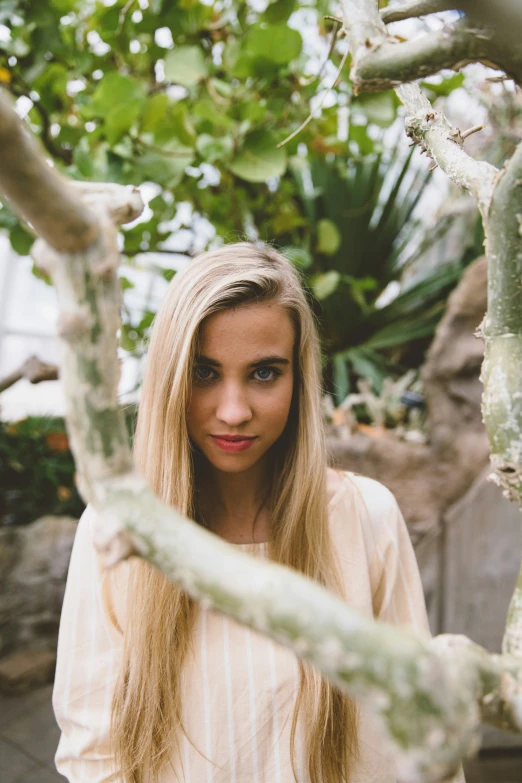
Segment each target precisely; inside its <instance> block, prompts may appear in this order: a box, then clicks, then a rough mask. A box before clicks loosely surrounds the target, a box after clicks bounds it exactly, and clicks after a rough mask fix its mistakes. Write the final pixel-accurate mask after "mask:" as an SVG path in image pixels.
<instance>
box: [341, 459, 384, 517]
mask: <svg viewBox="0 0 522 783" xmlns="http://www.w3.org/2000/svg"><path fill="white" fill-rule="evenodd" d="M343 490H344V491H343ZM327 492H328V501H329V502H330V503H331V502H332V500H335V498H336V497H341V496H343V495H345V494H346V495H348V496H352V497H356V498H358V499H359V500H361V501H362V502H363V503H364V504H365V505H367V506H368V511H369V512H370V513H371V514H372V516H373V515H379V514H380V513H381V512H382V511H383V510H385V509H389V508H390V507H391V506H395V505H396V504H397V501H396V499H395V496H394V494H393V492H392V491H391V490H390V489H388V487H386V486H385V485H384V484H382V483H381V482H380V481H378V480H377V479H374V478H370V477H369V476H363V475H361V474H360V473H354V472H353V471H351V470H340V469H338V468H328V469H327Z"/></svg>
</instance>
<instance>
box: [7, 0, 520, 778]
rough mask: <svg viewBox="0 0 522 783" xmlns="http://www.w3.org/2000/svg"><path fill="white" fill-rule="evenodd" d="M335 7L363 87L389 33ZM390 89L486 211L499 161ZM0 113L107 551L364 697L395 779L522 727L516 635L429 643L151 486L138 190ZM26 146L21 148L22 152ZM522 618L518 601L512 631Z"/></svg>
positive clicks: (414, 132) (85, 493)
mask: <svg viewBox="0 0 522 783" xmlns="http://www.w3.org/2000/svg"><path fill="white" fill-rule="evenodd" d="M344 11H345V14H346V19H345V26H346V30H347V32H348V33H349V37H350V47H351V51H352V58H353V70H352V73H353V76H354V80H355V83H356V84H358V87H359V89H364V87H365V82H364V80H363V79H362V78H359V77H358V70H357V69H358V68H359V64H360V62H361V61H362V60H363V59H364V58H365V57H366V56H369V55H370V54H371V53H372V52H373V51H374V49H375V46H374V44H376V43H377V42H378V41H379V39H382V41H384V42H385V41H386V29H385V27H384V25H383V22H382V21H381V19H380V17H379V14H378V12H377V5H376V3H374V2H373V0H372V2H369V0H367V1H366V2H362V0H360V1H359V2H353V3H352V2H348V0H346V2H345V3H344ZM348 20H349V21H350V24H348ZM394 45H395V46H396V44H394ZM358 78H359V81H358V82H357V79H358ZM390 78H391V79H392V81H393V77H392V76H390ZM399 93H400V95H401V97H402V98H403V100H404V101H405V103H406V106H407V109H408V111H409V113H410V115H411V116H410V119H409V121H408V128H409V131H410V135H411V136H412V138H414V139H415V140H416V141H418V143H422V144H423V146H425V147H426V149H427V150H428V151H429V152H430V154H431V155H432V157H434V159H435V160H436V161H437V163H438V164H439V165H440V166H441V168H443V169H445V170H447V171H448V173H449V172H450V171H452V172H453V175H454V177H455V178H457V179H458V180H459V181H460V184H461V185H463V186H464V187H466V188H468V189H469V190H471V191H472V192H473V193H475V195H476V196H477V199H478V200H479V203H480V205H481V209H482V212H483V214H484V215H487V214H488V212H489V209H490V203H491V200H492V194H493V189H494V186H495V183H496V181H497V180H498V179H499V176H500V175H499V174H498V172H497V171H496V169H494V167H492V166H489V165H488V164H481V163H479V162H476V161H473V160H472V159H471V158H469V157H468V156H467V155H466V154H465V152H464V151H463V149H462V143H461V141H462V139H461V138H459V136H458V134H457V135H455V132H453V133H452V129H451V127H450V126H449V124H448V123H447V120H446V119H445V118H444V117H443V115H440V114H438V113H436V112H434V111H433V110H432V109H431V107H430V105H429V103H428V102H427V101H426V99H425V98H423V97H422V96H421V95H420V92H419V90H418V88H416V87H415V86H414V85H405V86H403V87H400V88H399ZM428 115H430V116H428ZM431 115H433V116H431ZM0 128H1V129H2V131H1V132H0V141H2V142H3V149H10V150H12V152H11V154H10V155H3V156H2V161H1V162H0V189H2V190H3V191H4V194H5V195H6V196H7V197H8V199H9V200H10V203H11V206H12V207H13V209H15V210H16V211H17V212H18V213H19V214H20V215H21V216H22V217H24V219H25V220H27V221H28V222H29V223H30V224H31V225H32V227H33V228H34V229H35V231H36V232H37V233H38V234H39V235H40V237H41V239H38V240H37V242H36V243H35V245H34V247H33V256H34V258H35V260H36V262H37V263H38V264H39V265H40V266H42V268H45V270H46V271H47V272H48V274H50V276H51V278H52V280H53V282H54V285H55V287H56V291H57V296H58V302H59V308H60V318H59V325H58V333H59V336H60V338H61V346H62V358H61V363H60V374H61V378H62V381H63V384H64V391H65V396H66V404H67V411H66V417H67V426H68V430H69V436H70V441H71V448H72V451H73V454H74V457H75V461H76V466H77V472H78V476H79V490H80V493H81V494H82V497H83V499H84V500H85V502H89V503H91V504H92V505H93V507H94V508H95V510H96V511H97V515H96V518H97V521H96V529H95V543H96V546H97V548H98V549H99V551H100V553H101V554H102V557H103V559H104V562H105V564H106V566H107V567H110V566H111V565H113V564H115V563H116V562H118V561H120V560H121V559H124V558H126V557H129V556H130V555H138V556H141V557H144V558H146V559H147V560H148V561H149V562H151V563H152V564H153V565H155V566H156V567H157V568H159V569H160V570H162V571H163V572H164V573H165V574H166V575H167V576H168V577H169V579H171V580H172V581H174V582H176V583H177V584H179V585H180V586H181V587H182V588H183V589H184V590H186V591H187V592H189V593H190V594H191V595H192V596H193V597H195V598H197V599H199V600H200V601H201V602H202V603H203V604H206V605H208V606H212V607H214V608H216V609H218V610H220V611H223V612H225V613H226V614H229V615H230V616H232V617H234V618H235V619H236V620H238V621H239V622H241V623H244V624H246V625H249V626H250V627H252V628H254V629H256V630H258V631H260V632H262V633H265V634H266V635H268V636H270V637H272V638H273V639H275V640H277V641H278V642H280V643H282V644H285V645H287V646H288V647H290V648H291V649H292V650H294V652H295V653H296V654H297V655H298V656H300V657H302V658H304V659H306V660H308V661H309V662H311V663H312V664H314V665H315V666H317V667H318V668H319V669H320V670H321V671H322V672H323V673H324V674H325V675H326V676H328V677H329V678H330V679H331V680H332V681H333V682H335V683H336V684H338V685H339V686H340V687H342V688H344V689H346V691H347V692H349V693H351V694H353V695H356V696H359V697H361V698H363V699H366V700H367V701H368V703H369V704H370V705H371V706H372V708H373V710H374V712H375V715H376V716H377V717H378V718H380V720H381V724H382V727H383V729H384V732H385V735H386V737H387V739H388V743H389V746H390V747H391V748H392V749H393V750H394V752H395V754H396V757H397V762H398V770H399V776H400V779H401V780H403V781H411V783H414V782H416V781H428V782H431V781H433V782H435V781H438V780H447V779H448V778H449V777H451V775H453V774H454V773H455V772H456V770H457V769H458V766H459V764H460V761H461V759H462V757H463V756H466V755H468V754H470V753H472V752H474V751H475V750H476V749H477V747H478V743H479V724H480V722H481V721H486V722H489V723H492V724H494V725H497V726H499V727H501V728H504V729H508V730H511V731H518V732H520V731H522V661H521V659H520V655H519V652H520V650H519V648H518V647H517V645H516V644H511V645H509V651H508V649H506V650H505V651H504V653H503V654H502V655H491V654H489V653H488V652H487V651H486V650H484V649H482V648H480V647H478V646H477V645H474V644H473V643H472V642H471V641H470V640H469V639H466V638H464V637H458V636H440V637H437V638H436V639H435V640H434V641H433V642H432V643H431V644H430V643H428V642H426V641H425V640H422V639H420V638H417V637H416V636H415V635H414V634H413V633H411V632H408V631H406V630H404V629H398V628H395V627H392V626H389V625H387V624H384V623H378V622H373V621H369V620H368V619H366V618H363V617H361V616H360V615H358V614H357V613H356V612H355V611H353V610H352V609H351V608H350V607H349V606H347V605H346V603H344V602H343V601H341V600H340V599H339V598H337V597H336V596H334V595H332V594H330V593H329V592H328V591H326V590H325V589H324V588H323V587H321V586H319V585H317V584H316V583H314V582H311V581H310V580H308V579H306V578H305V577H303V576H302V575H300V574H297V573H295V571H293V570H291V569H288V568H285V567H283V566H281V565H278V564H274V563H270V562H266V561H262V560H260V559H258V558H253V557H250V556H248V555H247V554H245V553H244V552H241V551H238V550H237V548H235V547H233V546H231V545H229V544H227V543H226V542H224V541H223V540H221V539H219V538H218V537H216V536H215V535H213V534H212V533H210V532H208V531H207V530H205V529H203V528H202V527H201V526H199V525H197V524H196V523H195V522H193V521H191V520H188V519H185V518H184V517H183V516H182V515H180V514H179V513H178V512H177V511H176V510H175V509H173V508H171V507H168V506H166V505H165V504H164V503H162V502H161V501H160V500H159V498H157V497H156V496H155V495H154V494H153V493H152V492H151V490H150V489H149V488H148V487H147V486H146V484H145V482H144V480H143V479H142V478H141V477H140V476H139V475H138V474H137V473H136V471H135V470H134V467H133V463H132V454H131V450H130V446H129V443H128V439H127V435H126V431H125V425H124V420H123V413H122V411H121V410H120V408H119V407H118V402H117V390H118V381H119V364H118V361H117V330H118V327H119V311H120V303H121V291H120V286H119V282H118V277H117V266H118V262H119V254H118V250H117V242H116V236H117V229H116V225H117V224H118V223H123V222H125V221H127V220H131V219H133V218H134V217H135V216H136V215H137V214H139V212H140V210H141V202H140V198H139V193H138V192H137V191H135V190H134V191H133V190H132V189H131V190H128V189H125V188H121V187H118V186H115V185H108V186H105V185H104V186H101V185H95V186H89V185H85V184H83V183H81V184H79V183H75V187H74V188H73V187H72V183H68V182H66V181H64V180H63V179H61V178H59V177H58V176H57V175H56V173H55V172H53V171H52V170H51V169H50V168H49V167H47V166H46V165H45V163H43V161H42V160H41V157H40V153H39V151H38V150H37V149H36V147H35V145H34V143H33V142H32V140H31V138H30V137H29V135H28V134H27V133H26V131H25V130H22V128H21V124H20V123H19V121H18V120H17V118H15V115H14V113H13V111H12V108H11V107H10V105H9V103H8V101H7V100H6V98H5V97H4V96H1V100H0ZM21 145H23V150H24V154H23V160H21V159H20V156H19V154H18V153H17V151H18V150H20V149H21ZM19 171H21V172H22V173H23V182H24V186H23V187H21V186H20V184H19V183H20V179H19ZM93 188H94V191H95V192H94V195H93ZM515 614H516V613H515ZM520 622H521V621H520V617H519V616H518V614H517V616H516V618H515V621H514V624H513V632H514V633H513V634H512V636H513V637H516V630H517V629H519V628H520ZM513 653H515V654H513Z"/></svg>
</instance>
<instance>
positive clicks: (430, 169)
mask: <svg viewBox="0 0 522 783" xmlns="http://www.w3.org/2000/svg"><path fill="white" fill-rule="evenodd" d="M438 165H439V164H438V163H434V164H433V166H430V167H429V168H428V171H434V170H435V169H436V168H437V167H438Z"/></svg>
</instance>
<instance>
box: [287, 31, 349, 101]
mask: <svg viewBox="0 0 522 783" xmlns="http://www.w3.org/2000/svg"><path fill="white" fill-rule="evenodd" d="M324 19H333V20H334V22H335V23H336V24H335V26H334V28H333V31H332V39H331V41H330V46H329V47H328V54H327V56H326V60H325V61H324V63H323V64H322V65H321V68H320V70H319V73H317V74H316V75H315V76H311V77H310V78H309V79H306V78H303V77H300V78H299V84H300V85H301V87H308V86H309V85H310V84H313V83H314V82H316V81H318V80H320V79H321V77H322V75H323V73H324V71H325V68H326V66H327V64H328V62H329V60H330V57H331V56H332V53H333V51H334V49H335V44H336V42H337V38H338V36H339V35H344V34H345V33H346V30H345V29H344V27H342V21H341V20H340V19H336V18H335V16H325V17H324ZM338 25H341V29H340V30H339V27H338Z"/></svg>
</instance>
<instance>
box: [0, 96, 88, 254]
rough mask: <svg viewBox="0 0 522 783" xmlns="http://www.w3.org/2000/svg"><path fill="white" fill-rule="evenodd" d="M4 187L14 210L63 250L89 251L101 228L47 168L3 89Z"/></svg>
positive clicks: (0, 162)
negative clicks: (98, 229)
mask: <svg viewBox="0 0 522 783" xmlns="http://www.w3.org/2000/svg"><path fill="white" fill-rule="evenodd" d="M0 149H1V150H2V156H1V158H0V182H1V189H2V191H3V193H4V194H5V196H6V197H7V198H8V199H9V201H10V202H12V206H13V209H14V210H15V211H17V212H18V213H19V214H21V216H22V217H23V219H24V220H26V221H27V222H28V223H30V224H31V225H32V226H33V228H34V229H35V230H36V232H37V233H38V234H39V235H40V236H41V237H43V238H44V239H46V240H47V241H48V242H49V244H51V245H52V246H53V247H55V248H57V249H59V250H72V249H77V248H81V247H85V246H86V245H88V244H89V243H90V242H92V241H93V239H94V237H95V235H96V231H97V224H96V220H95V218H94V215H92V214H91V213H90V212H89V210H88V209H86V207H85V206H84V205H83V204H82V203H81V202H80V201H79V199H78V198H77V197H76V194H75V193H74V191H73V189H72V187H71V185H70V184H69V182H67V180H65V179H63V178H61V177H60V176H59V175H58V174H57V172H55V171H53V169H52V168H51V167H50V166H48V165H47V163H46V162H45V160H44V159H43V157H42V155H41V154H40V152H39V150H38V146H37V144H36V142H35V140H34V138H33V137H32V136H31V135H30V134H29V133H28V131H27V130H26V128H25V127H24V126H23V125H22V123H21V122H20V120H19V118H18V116H17V115H16V113H15V111H14V109H13V107H12V98H11V96H10V95H9V93H7V92H6V91H5V90H0Z"/></svg>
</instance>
